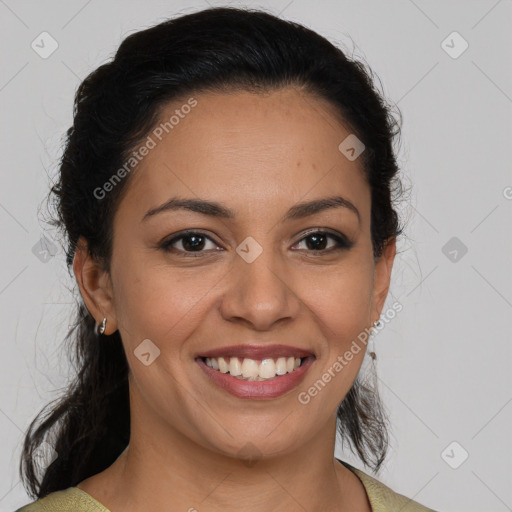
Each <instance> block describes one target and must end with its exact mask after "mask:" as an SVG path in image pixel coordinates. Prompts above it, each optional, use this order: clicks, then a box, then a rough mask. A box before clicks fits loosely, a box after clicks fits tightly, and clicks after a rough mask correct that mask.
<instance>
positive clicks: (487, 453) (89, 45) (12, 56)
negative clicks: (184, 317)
mask: <svg viewBox="0 0 512 512" xmlns="http://www.w3.org/2000/svg"><path fill="white" fill-rule="evenodd" d="M208 4H210V5H246V6H251V7H264V8H267V9H269V10H270V11H271V12H273V13H275V14H280V15H281V16H282V17H284V18H287V19H290V20H293V21H298V22H300V23H303V24H306V25H307V26H309V27H311V28H313V29H314V30H317V31H318V32H320V33H321V34H322V35H324V36H326V37H327V38H329V39H330V40H331V41H332V42H334V43H335V44H340V45H341V46H342V48H344V49H346V50H347V49H348V51H349V54H351V53H352V52H353V56H354V57H356V58H363V59H364V60H366V61H367V62H368V63H369V64H370V66H371V67H372V68H373V69H374V70H375V71H376V73H377V74H378V76H379V77H380V78H381V80H382V83H383V87H384V91H385V93H386V94H387V95H388V96H389V97H390V98H391V100H393V101H395V102H397V103H398V106H399V108H400V109H401V111H402V113H403V115H404V125H403V139H402V146H401V149H400V155H399V157H400V163H401V165H402V168H403V174H404V180H405V184H406V185H408V186H411V190H410V193H409V195H408V196H407V197H406V198H405V200H404V201H403V202H402V203H401V211H402V213H403V215H404V216H405V218H406V219H407V220H408V223H407V226H406V237H404V239H403V240H402V241H401V243H400V250H401V253H400V255H399V256H398V257H397V260H396V264H395V268H394V271H393V283H392V288H391V294H390V296H389V298H388V306H390V305H391V304H392V303H393V301H395V300H398V301H399V302H400V303H401V304H402V305H403V310H402V311H401V312H400V313H399V314H398V315H397V317H396V318H395V319H394V320H393V321H392V322H390V323H389V324H387V325H386V327H385V328H384V329H383V330H382V331H381V332H380V333H379V334H378V335H377V336H376V338H375V348H376V352H377V354H378V366H377V369H378V375H379V384H380V389H381V392H382V395H383V398H384V401H385V403H386V405H387V408H388V411H389V413H390V416H391V419H392V436H391V450H390V454H389V458H388V459H387V463H386V465H385V467H384V469H383V470H382V472H381V473H380V474H379V475H378V478H379V479H380V480H381V481H382V482H384V483H386V484H387V485H389V486H390V487H392V488H393V489H394V490H396V491H398V492H400V493H403V494H405V495H407V496H409V497H411V498H414V499H415V500H417V501H419V502H421V503H425V504H427V505H429V506H431V507H433V508H436V509H438V510H440V511H462V510H464V511H467V512H469V511H484V510H485V511H505V510H512V481H511V480H512V439H511V436H510V432H511V428H510V426H511V420H512V404H511V402H512V386H511V381H512V372H511V371H510V370H511V361H512V357H511V356H512V344H511V343H510V341H511V324H512V315H511V308H512V286H511V284H512V272H511V270H510V269H511V265H510V263H511V254H512V242H511V237H510V233H512V230H511V211H512V200H511V198H512V188H511V187H512V173H511V170H510V148H511V142H512V138H511V132H512V128H511V123H510V120H511V110H512V66H511V65H510V63H511V62H512V60H511V53H512V52H511V40H512V30H511V28H512V5H511V2H510V1H505V0H501V1H495V0H480V1H443V2H439V1H425V0H423V1H420V0H414V1H413V0H397V1H387V2H382V1H380V0H379V1H327V0H322V1H318V0H316V1H314V2H313V1H311V2H309V1H305V0H292V1H290V0H284V1H279V0H274V1H270V2H258V3H246V4H240V3H236V2H231V4H228V3H214V2H213V1H211V2H206V1H204V2H203V1H197V2H183V1H181V2H179V1H168V0H167V1H156V0H144V1H142V0H137V1H135V0H131V1H124V2H122V3H121V2H114V1H102V2H99V1H98V0H89V1H53V0H52V1H46V2H44V3H43V2H36V1H14V0H0V34H1V36H0V37H1V38H2V46H1V47H2V53H3V55H2V67H1V69H0V105H1V108H2V117H1V118H2V123H1V136H0V144H1V154H2V161H1V180H2V181H1V187H0V225H1V243H2V245H1V247H2V253H1V254H2V255H1V262H2V265H1V267H0V325H1V332H2V357H1V358H0V365H1V366H0V432H1V434H2V440H1V444H2V450H1V460H0V511H7V512H12V511H13V510H14V509H16V508H17V507H19V506H21V505H22V504H25V503H27V502H28V498H27V495H26V494H25V491H24V489H23V487H22V485H21V483H20V480H19V476H18V469H17V468H18V463H19V455H20V450H21V441H22V438H23V433H24V431H25V430H26V428H27V427H28V424H29V422H30V421H31V420H32V419H33V417H34V415H35V413H36V412H37V411H38V410H39V409H40V408H41V407H42V406H43V405H44V404H46V403H47V402H48V401H50V400H51V399H54V398H57V396H58V395H59V388H61V387H63V386H65V385H66V382H67V379H68V375H69V366H68V362H67V359H66V354H65V352H64V350H63V345H62V340H63V338H64V335H65V333H66V330H67V326H68V319H69V315H70V308H71V307H72V305H73V298H72V296H71V295H70V293H69V291H68V288H70V287H71V286H72V284H73V282H72V280H71V279H70V277H69V275H68V274H67V271H66V269H65V264H64V255H63V253H62V251H61V250H60V248H59V249H58V252H57V253H56V254H54V255H52V254H53V253H52V251H51V250H50V251H49V253H48V254H47V257H46V258H44V257H43V255H41V254H39V256H38V255H37V253H38V251H37V250H33V248H34V246H36V248H37V244H39V243H40V242H39V240H40V237H41V236H42V235H43V234H44V235H45V236H46V237H47V238H48V239H49V240H50V243H51V244H56V245H58V243H57V242H56V241H52V237H54V236H55V234H54V233H53V232H51V231H48V228H47V227H46V225H45V224H44V221H43V220H44V219H43V218H42V217H41V215H40V216H39V217H38V209H39V208H40V207H44V203H43V202H42V201H43V199H44V197H45V194H46V193H47V191H48V186H49V180H51V179H52V176H53V175H54V173H55V168H56V163H57V159H58V157H59V156H60V143H61V137H62V136H63V135H64V132H65V130H66V129H67V128H68V127H69V126H70V124H71V121H72V100H73V95H74V92H75V89H76V87H77V85H78V84H79V82H80V81H81V80H82V79H83V78H85V76H86V75H87V74H88V73H89V72H90V71H92V70H93V69H94V68H96V67H97V66H98V65H100V64H101V63H103V62H105V61H106V60H108V59H109V58H110V57H111V56H112V54H113V52H114V51H115V50H116V48H117V47H118V45H119V43H120V42H121V40H122V39H123V38H124V37H126V36H127V35H128V34H129V33H132V32H134V31H137V30H140V29H142V28H146V27H149V26H151V25H153V24H155V23H157V22H160V21H163V20H164V19H165V18H168V17H171V16H175V15H178V14H180V13H183V14H184V13H187V12H193V11H196V10H199V9H201V8H205V7H208ZM43 31H47V32H48V33H49V34H50V35H51V36H52V37H53V38H54V39H55V40H56V41H57V43H58V48H57V50H56V51H55V52H54V53H53V54H52V55H50V56H49V57H48V58H45V59H43V58H42V57H41V56H40V55H39V54H38V53H36V52H35V51H34V50H33V49H32V47H31V43H32V42H33V41H34V40H35V41H36V42H37V41H38V40H39V41H40V38H39V39H38V37H39V34H41V32H43ZM453 31H457V32H458V33H459V34H460V36H461V37H462V38H464V40H466V41H467V43H468V44H469V47H468V48H467V50H466V51H465V52H464V53H462V54H461V55H459V56H457V58H453V54H454V53H455V54H456V53H459V52H460V50H461V49H462V48H463V46H462V44H463V41H462V40H461V39H460V38H459V36H455V38H454V36H451V38H448V40H447V41H446V43H444V47H443V46H442V42H443V41H444V40H445V39H446V38H447V36H449V35H450V34H451V33H452V32H453ZM446 45H449V46H451V47H452V48H451V49H450V48H446ZM45 47H46V48H49V44H45ZM444 48H446V49H447V50H449V51H450V52H451V53H452V56H450V55H449V54H448V53H447V52H446V51H445V49H444ZM453 237H456V239H455V240H452V241H451V242H450V240H451V239H452V238H453ZM447 243H448V245H446V244H447ZM49 247H50V249H51V245H50V246H49ZM464 247H465V248H466V249H467V253H465V254H463V253H464ZM454 251H456V252H454ZM39 252H40V251H39ZM385 309H386V308H385ZM453 442H456V443H457V444H456V445H451V443H453ZM450 445H451V446H450ZM447 447H448V449H447V450H446V448H447ZM464 451H465V452H467V453H468V454H469V457H468V458H467V460H465V461H464V462H463V463H461V462H462V461H463V458H464V457H463V456H464V453H465V452H464ZM337 456H339V457H341V458H344V459H345V460H347V461H349V462H352V463H354V464H355V465H356V466H357V467H361V468H362V469H364V468H363V467H362V465H361V464H360V463H359V462H357V460H356V459H355V458H353V457H352V456H350V454H348V453H342V451H341V447H340V446H338V448H337ZM452 466H453V467H452ZM455 466H458V467H457V468H456V469H454V467H455Z"/></svg>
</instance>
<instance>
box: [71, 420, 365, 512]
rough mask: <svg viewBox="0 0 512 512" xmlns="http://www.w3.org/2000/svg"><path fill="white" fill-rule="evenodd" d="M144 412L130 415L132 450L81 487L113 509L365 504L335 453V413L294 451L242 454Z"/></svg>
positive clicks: (259, 510) (226, 511) (260, 510)
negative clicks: (228, 451) (232, 453)
mask: <svg viewBox="0 0 512 512" xmlns="http://www.w3.org/2000/svg"><path fill="white" fill-rule="evenodd" d="M140 412H141V411H139V414H134V415H132V421H131V432H130V434H131V435H130V444H129V446H128V447H127V448H126V450H125V451H124V452H123V453H122V454H121V455H120V456H119V458H118V459H117V460H116V461H115V462H114V464H112V466H110V467H109V468H108V469H107V470H105V471H104V472H102V473H100V474H99V475H96V476H94V477H91V478H90V479H87V480H85V481H84V482H82V483H81V484H79V485H78V487H80V488H81V489H82V490H84V491H86V492H88V493H89V494H91V495H92V496H93V497H94V498H96V499H97V500H98V501H100V502H101V503H102V504H103V505H104V506H105V507H107V508H108V509H109V510H110V511H111V512H118V511H121V510H122V511H123V512H131V511H138V510H152V511H154V512H159V511H167V510H169V507H170V506H172V509H173V510H186V511H189V512H194V511H198V512H203V511H209V510H222V511H223V512H231V511H237V512H238V511H239V510H240V508H243V510H248V511H251V512H264V511H265V512H266V511H268V510H273V511H276V512H281V511H282V512H285V511H289V510H307V511H311V512H314V511H317V510H318V511H320V510H322V512H326V511H331V510H332V511H336V512H340V511H347V512H348V511H349V510H354V509H357V510H364V509H362V508H361V503H362V501H361V500H364V501H366V493H365V491H364V488H362V484H361V483H360V482H359V480H358V479H357V477H356V476H355V475H353V474H352V473H351V471H350V470H348V469H346V468H345V467H344V466H342V465H341V464H340V463H339V462H337V461H336V460H335V459H334V444H335V437H336V417H335V416H333V417H332V418H330V420H329V422H328V423H327V424H325V425H324V426H323V428H321V429H320V430H319V431H317V432H316V434H315V437H313V438H311V439H310V440H309V441H308V442H307V443H305V444H304V445H303V446H299V447H297V448H294V449H293V451H286V452H284V453H281V454H278V455H267V454H261V453H260V454H259V457H257V458H252V457H251V456H250V455H249V458H246V459H245V460H243V459H240V458H235V457H233V456H228V455H226V454H222V453H218V452H216V451H214V450H212V449H208V448H207V447H205V446H201V445H199V444H198V443H197V442H194V441H193V440H191V439H190V438H189V437H187V436H185V435H183V434H181V433H180V432H179V431H178V430H176V429H170V427H169V424H167V423H165V422H163V421H162V420H161V419H159V418H158V417H151V420H148V416H147V415H145V414H140ZM147 412H148V414H149V411H147ZM250 448H251V447H250V446H247V449H246V452H247V453H249V454H251V450H250ZM253 448H254V450H255V451H257V449H256V448H255V447H253ZM243 451H244V450H242V452H243ZM363 496H364V498H363ZM354 505H357V506H354ZM367 510H370V509H369V508H367Z"/></svg>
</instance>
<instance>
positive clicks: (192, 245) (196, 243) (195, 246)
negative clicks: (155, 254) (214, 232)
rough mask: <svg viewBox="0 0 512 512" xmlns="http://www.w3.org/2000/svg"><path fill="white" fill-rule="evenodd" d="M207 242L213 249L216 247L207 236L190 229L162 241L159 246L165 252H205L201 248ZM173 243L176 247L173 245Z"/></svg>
mask: <svg viewBox="0 0 512 512" xmlns="http://www.w3.org/2000/svg"><path fill="white" fill-rule="evenodd" d="M207 242H211V243H212V245H213V249H214V248H215V247H218V246H217V245H216V244H215V242H214V241H213V240H212V239H211V238H210V237H209V236H206V235H205V234H203V233H200V232H195V231H190V232H188V233H182V234H181V235H178V236H175V237H173V238H172V239H171V240H168V241H166V242H164V243H163V244H162V245H161V246H160V247H161V248H162V249H163V250H164V251H167V252H177V253H201V252H206V251H205V250H203V249H204V248H205V246H206V245H207ZM175 245H176V247H173V246H175ZM180 245H181V247H180Z"/></svg>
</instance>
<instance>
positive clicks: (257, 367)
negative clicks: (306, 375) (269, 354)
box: [201, 357, 307, 382]
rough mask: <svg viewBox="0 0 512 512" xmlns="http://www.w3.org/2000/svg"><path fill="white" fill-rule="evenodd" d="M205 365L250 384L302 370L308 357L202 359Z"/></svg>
mask: <svg viewBox="0 0 512 512" xmlns="http://www.w3.org/2000/svg"><path fill="white" fill-rule="evenodd" d="M201 359H202V361H203V363H204V364H206V365H207V366H209V367H210V368H212V369H213V370H215V371H218V372H221V373H224V374H226V373H229V375H231V376H233V377H236V378H237V379H239V380H245V381H249V382H253V381H259V382H261V381H266V380H272V379H274V378H276V377H280V376H282V375H286V374H287V373H292V372H294V371H296V370H297V369H298V368H300V367H301V366H302V365H303V364H304V362H305V361H306V359H307V357H278V358H265V359H251V358H248V357H244V358H239V357H201Z"/></svg>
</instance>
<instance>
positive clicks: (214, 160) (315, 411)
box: [98, 89, 394, 456]
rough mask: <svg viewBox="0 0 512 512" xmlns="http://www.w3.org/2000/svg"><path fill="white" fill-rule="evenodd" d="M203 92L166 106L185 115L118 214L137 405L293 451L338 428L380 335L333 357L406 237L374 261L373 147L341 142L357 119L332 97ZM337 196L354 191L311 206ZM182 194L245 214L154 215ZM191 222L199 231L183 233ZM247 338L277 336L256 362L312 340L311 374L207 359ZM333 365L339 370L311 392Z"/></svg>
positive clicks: (186, 429)
mask: <svg viewBox="0 0 512 512" xmlns="http://www.w3.org/2000/svg"><path fill="white" fill-rule="evenodd" d="M194 99H195V100H196V101H197V104H196V105H195V106H194V107H193V108H190V109H188V108H184V109H181V106H182V105H185V104H188V103H187V100H188V98H185V99H184V100H183V102H174V103H173V104H172V105H169V106H167V107H166V108H165V110H164V111H163V112H162V117H161V119H162V121H168V120H169V118H171V116H172V115H173V114H175V111H176V110H179V112H180V113H181V115H179V116H178V117H179V121H178V122H176V119H177V118H176V117H175V118H174V121H173V125H172V129H170V128H169V126H170V125H167V131H168V133H166V131H165V130H163V131H162V130H160V131H156V132H155V131H153V133H152V134H151V137H152V139H153V141H154V142H155V147H153V148H152V149H150V150H149V152H148V154H147V155H146V156H144V157H143V158H142V159H141V161H140V162H139V164H138V165H137V167H136V169H135V171H133V176H131V177H130V182H129V184H127V185H128V186H127V190H126V191H125V192H126V194H125V195H124V196H123V199H122V201H121V203H120V206H119V209H118V210H117V212H116V214H115V218H114V240H113V255H112V262H111V282H112V301H111V303H108V304H107V303H104V304H102V308H103V313H105V314H106V316H107V318H108V324H107V333H111V332H112V331H113V330H115V329H116V328H117V329H119V332H120V334H121V337H122V340H123V344H124V347H125V350H126V355H127V358H128V362H129V366H130V369H131V376H130V392H131V394H132V403H131V407H132V415H134V417H138V418H139V419H141V421H142V420H143V421H144V422H145V424H146V425H154V428H155V429H156V428H158V429H164V431H165V430H166V429H170V430H171V431H173V432H174V433H177V434H179V435H180V436H184V437H185V438H187V439H189V440H192V441H194V442H196V443H198V444H200V445H201V446H203V447H205V448H207V449H210V450H214V451H216V452H220V453H224V454H227V455H230V456H233V455H234V454H237V453H242V452H243V450H244V447H246V446H249V445H248V444H247V443H250V446H253V447H254V446H255V447H256V448H255V450H256V451H258V452H259V453H261V454H271V453H272V454H275V453H285V452H287V451H291V450H293V449H296V447H297V446H299V445H303V444H305V443H308V442H311V441H312V439H313V438H314V437H315V436H319V435H320V432H321V431H323V432H325V428H326V425H330V427H329V428H331V427H332V425H333V423H331V422H334V419H335V414H336V410H337V407H338V405H339V403H340V402H341V400H342V399H343V398H344V396H345V395H346V393H347V392H348V391H349V389H350V387H351V386H352V384H353V382H354V380H355V378H356V375H357V373H358V371H359V368H360V366H361V363H362V360H363V357H364V354H365V350H364V349H365V346H364V345H362V348H363V349H362V350H359V352H357V353H353V358H352V360H350V361H349V362H347V360H346V358H345V359H344V361H345V363H344V365H343V368H342V370H338V371H334V372H333V365H334V363H335V362H336V361H339V360H340V359H339V357H343V355H344V354H345V353H346V352H347V350H350V348H351V344H352V342H353V341H354V340H357V337H358V335H359V334H360V333H361V332H364V330H365V329H367V328H369V327H370V326H371V325H372V323H373V321H375V320H377V319H378V317H379V314H380V312H381V308H382V306H383V301H384V299H385V296H386V294H387V289H388V285H389V276H390V272H391V265H392V260H393V257H394V244H391V245H390V246H389V248H388V250H387V252H385V254H384V257H383V258H381V259H380V260H379V261H378V262H377V263H376V262H375V261H374V258H373V253H372V244H371V238H370V207H371V203H370V189H369V186H368V184H367V183H366V181H365V179H364V176H363V172H362V161H361V160H362V159H361V158H357V159H355V160H350V159H348V158H347V157H346V156H344V154H343V153H342V152H341V151H340V149H339V148H338V146H339V145H340V143H341V142H342V141H343V140H344V139H345V138H346V137H347V136H349V135H350V131H347V129H346V128H345V127H344V126H343V125H341V124H340V123H339V121H338V120H336V118H335V117H334V116H333V114H332V111H331V108H330V106H329V105H328V104H326V103H324V102H323V101H321V100H318V99H315V98H314V97H312V96H310V95H306V94H305V93H302V92H299V91H298V90H296V89H282V90H280V91H278V92H273V93H271V94H267V95H264V96H262V95H256V94H251V93H247V92H239V93H233V94H227V93H226V94H214V93H200V94H197V95H194ZM185 111H186V112H188V113H186V114H185V113H184V112H185ZM155 128H156V127H155ZM160 132H162V133H163V134H162V133H160ZM155 133H159V134H160V138H161V140H159V137H157V136H156V135H155ZM148 146H153V144H152V143H150V144H148ZM333 197H341V198H343V199H344V201H345V204H342V203H343V202H342V201H340V202H339V205H338V206H337V207H330V208H324V209H318V211H315V209H314V208H313V209H310V210H309V211H308V210H307V209H298V206H299V205H301V204H302V203H306V202H311V201H318V200H323V199H326V198H333ZM171 198H179V199H181V200H183V199H193V200H200V201H208V202H214V203H216V204H217V205H219V206H220V207H222V208H223V209H226V210H230V211H231V212H232V217H222V216H219V215H213V214H212V213H214V212H213V211H212V208H206V207H205V208H203V213H200V212H198V211H192V210H190V209H185V208H169V209H163V210H162V211H160V212H156V213H153V214H149V215H148V212H149V211H151V210H154V209H155V208H158V207H160V206H161V205H164V204H165V203H166V202H168V201H169V200H170V199H171ZM347 205H348V206H347ZM350 205H352V206H350ZM290 212H291V213H292V214H293V213H294V214H295V215H287V214H289V213H290ZM184 230H190V231H193V234H192V236H191V235H190V234H189V235H188V238H187V237H185V238H181V239H176V240H174V241H172V239H173V238H175V237H176V236H177V235H179V234H182V232H183V231H184ZM318 231H327V232H328V234H329V236H325V235H324V236H322V235H321V234H318V233H317V234H316V236H315V233H316V232H318ZM330 235H332V236H330ZM337 237H339V239H340V240H341V241H338V238H337ZM169 241H171V242H172V243H170V244H169V243H168V244H167V248H166V247H165V246H164V242H169ZM98 317H100V318H102V315H101V313H99V314H98ZM148 340H150V341H148ZM104 343H108V340H105V341H104ZM234 345H241V346H244V347H246V346H248V345H253V346H258V347H264V350H263V352H260V353H255V355H254V356H253V359H256V360H257V361H256V364H257V363H258V360H260V359H269V358H276V359H277V358H278V356H279V350H277V352H276V351H274V352H272V353H269V354H268V355H269V357H267V358H266V357H265V356H264V352H265V348H266V347H270V345H285V346H288V347H293V348H292V349H291V350H292V352H287V353H286V354H285V353H284V352H283V354H284V355H287V357H290V354H291V353H293V351H294V350H295V351H296V352H297V353H298V351H299V350H302V351H304V353H306V355H307V354H308V353H309V354H310V355H311V356H310V357H309V360H308V365H309V366H307V369H306V371H305V372H304V370H302V377H301V379H300V381H299V382H298V383H297V382H296V381H295V380H294V377H293V378H291V377H290V376H291V375H293V372H292V373H291V374H289V375H290V376H288V377H287V376H285V375H283V376H277V377H275V379H274V380H275V381H277V380H279V379H285V380H283V382H285V381H286V382H288V381H289V383H290V386H292V387H291V389H288V388H289V386H288V387H287V386H284V387H283V388H280V387H279V386H276V385H275V384H269V381H265V382H264V383H263V384H264V385H263V386H262V385H261V382H255V381H247V382H245V383H244V384H243V385H241V384H240V383H241V381H240V380H239V379H236V382H235V377H233V376H230V375H228V374H224V373H222V372H221V371H220V370H214V369H210V370H208V369H207V368H205V365H204V363H203V362H201V359H198V356H201V355H204V354H206V353H208V352H210V351H212V350H214V349H220V353H221V354H222V353H225V352H229V350H227V347H232V346H234ZM360 345H361V344H360ZM352 346H353V345H352ZM158 351H159V352H158ZM269 352H270V350H269ZM225 355H226V356H229V355H230V354H229V353H226V354H225ZM313 356H314V357H313ZM276 362H277V364H278V366H279V364H281V367H282V361H281V363H279V361H276ZM227 363H229V360H228V361H227ZM218 364H219V362H218ZM235 366H236V365H235ZM254 368H256V371H259V370H260V369H259V368H258V366H256V367H255V366H254V364H253V363H252V362H250V361H249V363H246V370H247V371H248V372H251V371H253V370H254ZM337 368H339V366H337ZM329 370H330V371H329ZM208 371H209V372H214V371H215V372H217V376H219V375H220V380H219V381H220V382H223V383H228V382H231V383H233V386H234V387H233V388H230V389H229V390H227V389H225V388H224V387H223V385H222V384H218V383H217V379H212V378H211V377H210V376H209V375H208ZM281 371H282V370H281ZM325 374H330V375H331V378H330V379H327V378H325V377H324V380H323V382H324V383H325V381H326V380H329V382H327V383H325V385H324V386H318V384H317V392H316V393H314V392H313V395H311V394H310V393H308V389H310V388H311V387H312V386H314V384H315V383H316V382H318V381H319V379H320V380H322V378H323V376H324V375H325ZM243 386H245V388H244V387H243ZM258 386H259V387H258ZM265 386H266V387H265ZM318 388H320V390H318ZM251 390H253V392H251ZM262 393H263V394H262ZM306 394H307V395H308V396H309V400H308V399H307V397H306ZM157 425H158V427H157ZM147 428H149V427H147ZM168 431H169V430H168ZM322 435H323V434H322Z"/></svg>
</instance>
